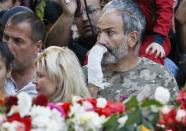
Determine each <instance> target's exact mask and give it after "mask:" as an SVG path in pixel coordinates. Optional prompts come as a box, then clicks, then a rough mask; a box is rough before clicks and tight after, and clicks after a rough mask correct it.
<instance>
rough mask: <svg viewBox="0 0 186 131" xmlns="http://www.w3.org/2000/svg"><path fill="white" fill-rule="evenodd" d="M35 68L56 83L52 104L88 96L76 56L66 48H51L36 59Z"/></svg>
mask: <svg viewBox="0 0 186 131" xmlns="http://www.w3.org/2000/svg"><path fill="white" fill-rule="evenodd" d="M35 64H36V66H40V67H41V68H40V69H41V71H44V72H46V74H47V75H48V76H49V78H50V79H52V80H55V81H56V82H57V85H58V86H57V90H56V93H54V94H58V95H57V96H56V97H55V98H54V99H53V100H51V101H53V102H61V101H71V98H72V96H81V97H86V96H90V95H89V92H88V89H87V87H86V84H85V81H84V75H83V71H82V68H81V66H80V64H79V62H78V59H77V57H76V55H75V54H74V53H73V52H72V51H71V50H70V49H68V48H67V47H57V46H51V47H48V48H47V49H45V50H44V51H43V52H42V53H41V54H39V56H38V57H37V59H36V62H35Z"/></svg>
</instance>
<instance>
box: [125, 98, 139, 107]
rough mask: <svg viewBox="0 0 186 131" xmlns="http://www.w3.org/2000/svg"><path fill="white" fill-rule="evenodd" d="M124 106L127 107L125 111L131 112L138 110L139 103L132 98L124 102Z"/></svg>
mask: <svg viewBox="0 0 186 131" xmlns="http://www.w3.org/2000/svg"><path fill="white" fill-rule="evenodd" d="M124 104H125V106H126V107H127V110H131V109H132V108H138V106H139V102H138V100H137V98H136V96H132V97H130V98H129V99H127V100H126V101H124Z"/></svg>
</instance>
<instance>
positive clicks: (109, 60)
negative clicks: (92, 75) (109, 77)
mask: <svg viewBox="0 0 186 131" xmlns="http://www.w3.org/2000/svg"><path fill="white" fill-rule="evenodd" d="M128 48H129V47H128V44H127V43H123V44H121V45H120V46H118V47H117V48H108V51H107V52H106V53H105V54H104V57H103V61H102V62H103V64H104V65H107V64H114V63H118V62H119V61H120V60H121V59H123V58H125V57H127V55H128Z"/></svg>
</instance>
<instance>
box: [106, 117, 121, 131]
mask: <svg viewBox="0 0 186 131" xmlns="http://www.w3.org/2000/svg"><path fill="white" fill-rule="evenodd" d="M118 118H119V115H113V116H111V117H110V118H109V119H108V120H107V122H105V123H104V124H103V130H105V131H115V130H116V129H117V127H118V125H119V124H118V122H117V119H118Z"/></svg>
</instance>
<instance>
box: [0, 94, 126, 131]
mask: <svg viewBox="0 0 186 131" xmlns="http://www.w3.org/2000/svg"><path fill="white" fill-rule="evenodd" d="M0 112H1V113H0V130H5V131H51V130H52V131H61V130H63V131H67V130H73V131H86V130H92V131H97V130H101V129H102V125H103V123H105V121H106V120H107V119H108V118H109V117H110V116H111V115H113V114H122V113H124V112H125V106H124V105H123V104H122V103H113V102H110V101H107V100H106V99H104V98H98V99H94V98H86V99H81V98H78V97H74V98H73V101H72V102H64V103H49V102H48V99H47V98H46V97H45V96H42V95H39V96H37V97H36V98H34V99H33V100H32V98H31V97H30V96H29V95H28V94H26V93H20V94H19V95H18V96H17V97H16V96H11V97H8V98H6V99H5V100H0Z"/></svg>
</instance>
